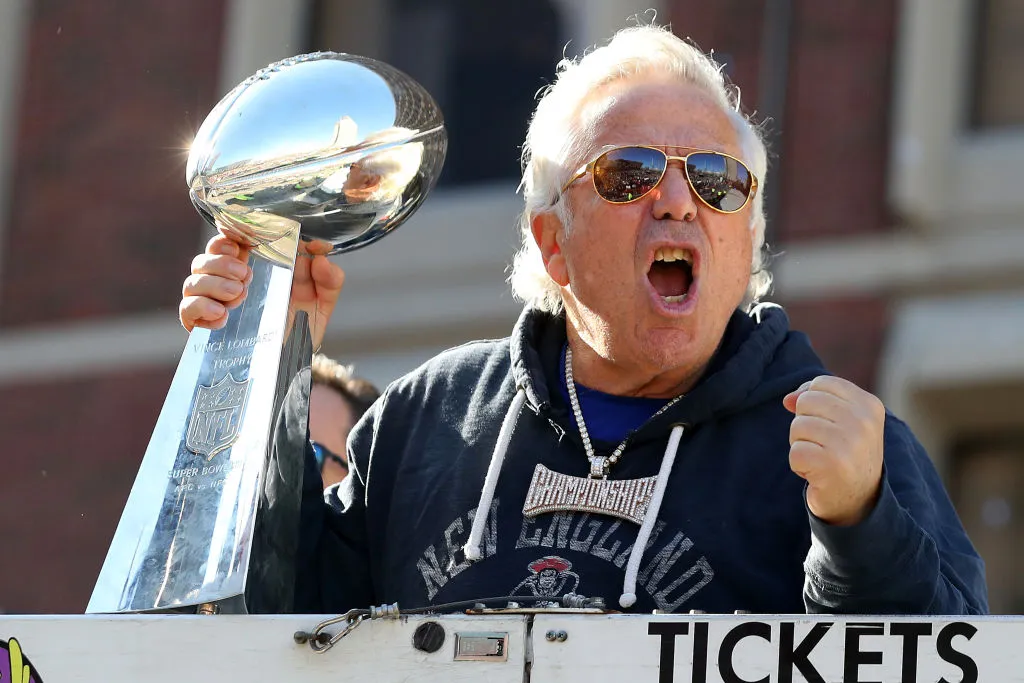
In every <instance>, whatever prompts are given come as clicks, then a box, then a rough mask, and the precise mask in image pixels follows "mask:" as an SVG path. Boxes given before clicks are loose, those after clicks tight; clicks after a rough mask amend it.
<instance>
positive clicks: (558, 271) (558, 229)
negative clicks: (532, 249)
mask: <svg viewBox="0 0 1024 683" xmlns="http://www.w3.org/2000/svg"><path fill="white" fill-rule="evenodd" d="M530 229H531V230H532V231H533V240H534V242H536V243H537V247H538V248H540V255H541V257H542V258H543V259H544V270H546V271H547V272H548V275H549V276H550V277H551V279H552V280H554V281H555V283H556V284H557V285H558V286H559V287H566V286H568V284H569V270H568V268H566V265H565V256H563V254H562V239H563V237H564V235H565V230H564V228H563V227H562V221H560V220H559V219H558V215H557V214H556V213H555V212H554V211H545V212H543V213H539V214H537V215H536V216H534V217H533V220H531V221H530Z"/></svg>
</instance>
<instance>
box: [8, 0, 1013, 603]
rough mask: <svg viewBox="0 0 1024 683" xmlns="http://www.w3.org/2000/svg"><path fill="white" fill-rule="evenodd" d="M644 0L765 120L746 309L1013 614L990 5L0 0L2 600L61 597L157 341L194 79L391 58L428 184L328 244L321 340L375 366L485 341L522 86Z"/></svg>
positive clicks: (1002, 182) (145, 421)
mask: <svg viewBox="0 0 1024 683" xmlns="http://www.w3.org/2000/svg"><path fill="white" fill-rule="evenodd" d="M651 5H656V6H658V9H659V10H660V12H659V16H660V17H661V18H662V19H667V20H669V21H672V23H673V25H674V26H675V28H676V30H677V32H679V33H680V34H682V35H688V36H691V37H692V38H693V39H694V40H696V42H697V43H698V44H699V45H701V46H702V47H704V48H705V49H710V48H712V47H713V48H715V51H716V54H717V55H718V57H719V58H720V59H722V60H724V61H725V62H726V64H727V68H728V69H729V73H730V74H731V76H732V78H733V79H734V81H736V82H737V83H738V84H739V85H740V86H741V87H742V89H743V93H744V96H743V101H744V103H745V106H746V108H747V109H748V110H756V111H758V112H759V113H760V114H762V115H765V116H770V117H771V118H772V120H773V121H775V124H774V126H773V127H772V130H773V131H774V151H775V152H776V153H777V158H775V159H773V161H774V171H773V176H772V177H771V178H770V182H769V185H768V192H769V201H770V209H771V222H770V225H769V230H770V241H771V243H772V245H773V248H774V250H775V251H776V252H777V253H778V257H777V258H776V260H775V265H774V270H775V273H776V290H775V294H774V296H773V298H774V299H775V300H778V301H781V302H783V303H784V304H786V306H787V308H788V309H789V311H790V314H791V316H792V318H793V319H794V323H795V325H796V326H797V327H800V328H802V329H805V330H807V331H808V332H809V333H810V335H811V337H812V340H813V341H814V343H815V345H816V347H817V348H818V349H819V351H820V352H821V354H822V355H823V356H824V357H825V358H826V360H827V362H828V363H829V364H830V366H831V367H832V368H833V369H834V370H835V371H836V372H837V373H838V374H840V375H844V376H846V377H848V378H850V379H852V380H854V381H857V382H858V383H860V384H861V385H862V386H865V387H866V388H870V389H872V390H873V391H875V392H876V393H878V394H879V395H880V396H881V397H882V398H883V399H884V400H885V401H886V403H887V404H888V405H889V406H890V407H891V408H893V409H894V410H895V411H896V412H897V413H898V414H900V415H902V416H903V417H905V418H906V419H907V420H908V421H909V422H910V423H911V425H912V426H913V427H914V428H915V430H916V431H917V433H918V434H919V435H920V437H921V439H922V440H923V441H924V442H925V444H926V446H928V447H929V450H930V452H931V453H932V455H933V457H934V458H935V460H936V463H937V464H938V466H939V468H940V471H941V472H942V474H943V475H944V477H946V481H947V483H948V485H949V486H950V490H951V492H952V494H953V496H954V498H955V501H956V503H957V505H958V508H959V510H960V512H961V515H962V516H963V518H964V521H965V523H966V524H967V525H968V527H969V530H970V531H971V533H972V536H973V537H974V539H975V541H976V542H977V544H978V546H979V548H980V549H981V551H982V553H983V555H984V556H985V557H986V559H987V560H988V562H989V577H990V582H991V590H992V599H993V609H994V610H997V611H1003V612H1006V611H1013V612H1019V611H1021V610H1024V583H1022V582H1021V581H1020V579H1019V578H1017V576H1018V574H1019V573H1020V569H1021V568H1022V567H1024V558H1020V557H1017V556H1016V555H1015V553H1018V552H1020V551H1016V550H1014V548H1015V547H1019V545H1020V544H1018V543H1016V541H1017V540H1019V539H1020V536H1021V535H1022V533H1024V531H1022V530H1024V524H1022V519H1024V517H1022V514H1024V410H1022V409H1021V407H1020V406H1022V405H1024V296H1022V294H1024V231H1022V230H1021V223H1022V222H1024V193H1021V192H1020V191H1019V190H1017V188H1016V184H1017V177H1018V176H1019V170H1018V168H1017V164H1019V162H1020V160H1021V159H1024V128H1021V127H1020V125H1021V124H1024V95H1021V94H1020V92H1019V89H1017V92H1012V90H1013V89H1007V88H1000V87H999V84H1000V83H1002V82H1005V80H1006V78H1007V77H1008V76H1007V74H1014V73H1019V72H1020V71H1019V69H1020V67H1021V66H1024V54H1022V53H1021V52H1020V50H1019V48H1017V47H1015V46H1016V45H1018V44H1020V43H1021V40H1020V38H1021V36H1022V34H1024V12H1022V11H1021V10H1020V9H1018V5H1017V4H1016V3H1014V2H1012V0H985V1H984V2H978V3H973V2H969V0H948V1H944V2H937V3H933V2H927V1H926V0H858V1H856V2H855V1H854V0H839V1H838V2H829V3H823V2H817V1H815V0H763V2H750V1H749V0H719V2H716V3H707V2H696V1H694V0H661V1H660V2H652V1H648V2H645V3H634V2H631V1H630V0H530V1H529V2H527V1H525V0H517V1H516V2H507V3H479V2H468V1H467V0H436V1H434V2H412V1H411V0H387V1H381V2H376V3H365V2H356V1H355V0H201V1H200V0H179V1H177V2H174V3H168V2H162V1H159V0H132V1H131V2H128V1H126V0H97V1H96V2H91V3H81V2H72V1H71V0H9V1H8V2H5V3H0V442H2V443H3V444H4V451H3V457H2V460H0V543H2V544H3V545H2V549H3V557H4V560H3V561H2V562H0V610H3V611H7V612H70V613H74V612H80V611H81V610H82V609H83V608H84V607H85V603H86V601H87V599H88V596H89V593H90V592H91V589H92V585H93V582H94V580H95V577H96V575H97V573H98V571H99V567H100V564H101V562H102V559H103V556H104V554H105V551H106V545H107V543H108V542H109V539H110V537H111V535H112V534H113V530H114V527H115V526H116V523H117V520H118V517H119V515H120V512H121V508H122V506H123V504H124V501H125V499H126V497H127V494H128V490H129V488H130V487H131V483H132V481H133V479H134V476H135V472H136V470H137V467H138V463H139V460H140V458H141V454H142V453H143V452H144V450H145V447H146V444H147V442H148V439H149V435H150V433H151V431H152V427H153V424H154V423H155V420H156V415H157V413H158V411H159V409H160V406H161V404H162V401H163V398H164V396H165V394H166V391H167V387H168V385H169V383H170V378H171V375H172V373H173V371H174V368H175V365H176V363H177V360H178V358H179V356H180V353H181V350H182V348H183V346H184V343H185V335H184V333H183V332H182V331H181V329H180V327H179V326H178V324H177V322H176V310H175V307H176V303H177V300H178V297H179V287H180V282H181V280H182V278H183V276H184V274H185V272H186V269H187V268H188V263H189V260H190V258H191V256H192V255H193V254H194V253H196V251H197V250H198V249H200V248H201V245H202V244H203V243H204V242H205V240H206V239H207V237H208V232H207V230H206V228H205V227H204V226H203V225H202V223H201V222H200V221H199V220H198V218H197V217H196V215H195V212H194V210H193V209H192V207H191V205H190V203H189V201H188V197H187V192H186V191H185V185H184V177H183V176H184V160H185V155H186V152H185V150H186V147H187V144H188V142H189V140H190V138H191V134H192V133H193V132H194V131H195V129H196V127H197V126H198V125H199V123H200V122H201V121H202V119H203V117H204V116H205V114H206V112H207V111H209V109H210V107H211V106H212V105H213V104H214V103H215V102H216V100H217V99H218V98H219V96H220V95H221V94H222V93H223V92H225V91H226V90H227V89H228V88H229V87H230V86H232V85H233V84H235V83H236V82H238V81H239V80H241V79H242V78H244V77H245V76H247V75H248V74H250V73H251V72H252V71H254V70H255V69H257V68H258V67H260V66H263V65H265V64H267V63H269V62H271V61H274V60H276V59H278V58H281V57H284V56H287V55H290V54H295V53H299V52H305V51H309V50H312V49H320V48H329V49H336V50H342V51H348V52H355V53H361V54H366V55H370V56H376V57H381V58H384V59H386V60H388V61H391V62H392V63H394V64H396V65H397V66H399V67H401V68H404V69H405V70H407V71H409V72H410V73H412V74H413V75H414V76H415V77H416V78H417V79H419V80H420V81H421V82H423V83H424V84H425V85H426V86H427V87H428V89H430V90H431V92H432V93H434V94H435V96H436V97H437V99H438V100H439V102H440V103H441V105H442V107H443V108H444V110H445V115H446V117H447V119H448V121H449V123H450V125H451V131H452V145H451V153H450V157H449V162H448V165H447V167H446V171H445V177H444V178H443V181H442V184H441V186H440V187H439V188H438V189H437V190H436V191H435V192H434V194H432V195H431V197H430V199H429V200H428V201H427V202H426V204H425V205H424V207H423V208H422V209H421V210H420V212H419V213H417V215H416V216H415V217H414V218H413V219H412V220H410V221H409V223H408V224H407V225H406V226H404V227H403V228H402V229H401V230H399V231H398V232H397V233H396V234H395V235H394V236H392V237H389V238H388V240H387V241H385V242H382V243H381V244H380V245H377V246H375V247H373V248H371V249H367V250H365V251H361V252H358V253H356V254H352V255H348V256H343V257H341V260H340V262H341V264H342V265H343V266H344V267H345V268H346V271H347V273H348V283H347V285H346V290H345V295H344V298H343V303H342V304H341V305H340V307H339V310H338V311H337V314H336V315H335V316H334V321H333V323H332V325H333V327H332V328H331V330H330V333H329V338H328V339H327V341H326V342H325V351H327V352H329V353H331V354H333V355H336V356H339V357H343V358H345V359H346V360H348V361H352V362H354V363H355V364H356V365H357V368H358V370H359V371H360V372H361V373H362V374H365V375H367V376H369V377H371V378H372V379H374V380H376V381H378V382H381V383H383V382H386V381H387V380H389V379H391V378H393V377H395V376H396V375H398V374H399V373H401V372H403V371H405V370H407V369H410V368H412V367H413V366H414V365H415V364H417V363H418V362H420V361H421V360H423V359H425V358H427V357H429V356H430V355H432V354H433V353H434V352H436V351H437V350H440V349H442V348H445V347H447V346H450V345H453V344H457V343H460V342H462V341H465V340H467V339H471V338H478V337H494V336H504V335H505V334H506V333H507V332H508V330H509V328H510V325H511V322H512V321H513V320H514V319H515V316H516V314H517V312H518V306H517V304H516V303H515V302H514V301H513V300H512V298H511V296H510V295H509V293H508V292H507V288H506V286H505V283H504V270H505V266H506V265H507V264H508V263H509V261H510V259H511V256H512V254H513V252H514V249H515V242H516V239H517V236H516V230H515V227H514V226H515V218H516V214H517V211H518V208H519V202H518V197H517V196H516V195H515V194H514V190H515V187H516V179H515V173H516V170H517V155H518V145H519V144H520V142H521V140H522V136H523V133H524V132H525V122H526V115H527V113H528V112H529V109H530V102H531V97H532V95H533V93H534V91H536V89H537V88H538V87H540V86H541V85H542V84H543V82H544V81H543V79H544V78H545V77H547V76H549V75H550V73H551V72H552V69H553V67H554V59H553V57H555V56H557V55H558V54H560V52H561V50H562V48H563V46H564V45H565V44H566V43H569V48H568V52H570V53H571V52H574V51H575V50H577V49H579V48H580V47H582V46H586V45H588V44H592V43H595V42H599V41H601V40H603V39H605V38H606V37H607V36H608V35H609V34H610V33H611V32H612V31H613V30H614V29H615V28H617V27H618V26H620V25H621V24H622V22H623V20H624V19H625V17H627V16H629V15H630V14H632V13H635V12H636V11H637V10H642V9H643V8H645V7H648V6H651ZM510 27H513V28H514V29H515V30H509V29H510ZM485 75H486V76H487V77H486V78H484V77H483V76H485ZM466 83H473V84H474V87H473V88H472V89H470V88H466V87H462V86H464V84H466Z"/></svg>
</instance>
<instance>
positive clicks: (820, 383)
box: [782, 376, 885, 526]
mask: <svg viewBox="0 0 1024 683" xmlns="http://www.w3.org/2000/svg"><path fill="white" fill-rule="evenodd" d="M782 402H783V405H784V406H785V407H786V409H787V410H789V411H790V412H791V413H793V414H794V416H795V417H794V418H793V423H792V425H791V426H790V429H789V444H790V448H789V466H790V468H791V469H792V470H793V471H794V472H795V473H797V474H798V475H800V476H801V477H803V478H804V479H805V480H806V481H807V506H808V508H810V510H811V512H812V513H814V515H815V516H816V517H818V518H819V519H821V520H823V521H825V522H828V523H829V524H836V525H840V526H849V525H853V524H857V523H858V522H860V521H861V520H863V519H864V518H865V517H867V515H868V514H869V513H870V512H871V510H872V509H873V508H874V505H875V502H876V501H877V499H878V492H879V489H880V487H881V482H882V453H883V434H884V430H885V406H883V405H882V402H881V401H880V400H879V399H878V398H876V397H875V396H873V395H872V394H870V393H868V392H866V391H864V390H863V389H861V388H860V387H858V386H857V385H855V384H853V383H852V382H848V381H847V380H845V379H840V378H839V377H830V376H821V377H816V378H815V379H813V380H811V381H810V382H805V383H804V384H803V385H801V386H800V388H798V389H797V390H796V391H793V392H792V393H790V394H788V395H787V396H786V397H785V398H784V399H783V401H782Z"/></svg>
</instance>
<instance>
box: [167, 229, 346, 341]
mask: <svg viewBox="0 0 1024 683" xmlns="http://www.w3.org/2000/svg"><path fill="white" fill-rule="evenodd" d="M329 251H330V245H329V244H328V243H326V242H322V241H314V242H300V243H299V255H298V257H297V258H296V259H295V270H294V271H293V273H292V294H291V308H292V309H293V310H301V311H305V312H306V313H307V314H308V315H309V320H310V324H311V327H312V329H311V334H312V341H313V348H317V347H319V346H320V342H321V341H322V340H323V336H324V331H325V330H326V329H327V321H328V320H330V317H331V312H332V311H333V310H334V305H335V303H337V301H338V295H339V294H341V287H342V285H343V284H344V283H345V273H344V272H343V271H342V269H341V268H340V267H338V266H337V265H336V264H334V263H331V262H330V261H329V260H328V259H327V257H326V254H327V253H328V252H329ZM248 260H249V248H248V247H245V246H243V245H240V244H239V243H238V242H237V241H235V240H234V239H232V238H231V237H227V236H225V235H223V234H219V235H216V236H215V237H213V239H211V240H210V241H209V243H207V245H206V251H205V252H204V253H202V254H199V255H198V256H196V257H195V259H193V260H192V274H191V275H190V276H188V277H187V278H185V282H184V283H183V284H182V288H181V303H180V304H179V306H178V318H179V319H180V320H181V324H182V325H184V326H185V329H186V330H188V331H189V332H191V331H192V328H194V327H206V328H209V329H211V330H217V329H220V328H222V327H224V325H225V324H226V323H227V320H228V311H229V310H230V309H232V308H235V307H237V306H238V305H239V304H241V303H242V302H243V301H244V300H245V297H246V294H247V291H248V286H249V283H250V281H251V280H252V270H251V269H250V268H249V265H248Z"/></svg>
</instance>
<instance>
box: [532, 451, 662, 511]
mask: <svg viewBox="0 0 1024 683" xmlns="http://www.w3.org/2000/svg"><path fill="white" fill-rule="evenodd" d="M592 471H593V465H592ZM657 481H658V478H657V477H644V478H642V479H615V480H613V479H591V478H585V477H573V476H570V475H568V474H562V473H560V472H554V471H552V470H549V469H548V468H547V467H544V465H539V464H538V465H537V466H536V467H534V469H533V480H532V481H531V482H530V488H529V490H528V491H527V492H526V502H524V503H523V514H524V515H525V516H527V517H536V516H537V515H539V514H542V513H545V512H592V513H594V514H598V515H609V516H611V517H618V518H619V519H624V520H626V521H629V522H633V523H634V524H643V521H644V515H646V514H647V508H648V507H650V504H651V497H652V496H653V495H654V486H655V484H656V483H657Z"/></svg>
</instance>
